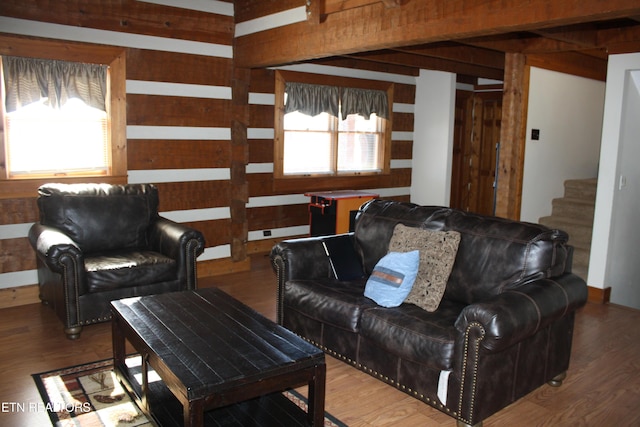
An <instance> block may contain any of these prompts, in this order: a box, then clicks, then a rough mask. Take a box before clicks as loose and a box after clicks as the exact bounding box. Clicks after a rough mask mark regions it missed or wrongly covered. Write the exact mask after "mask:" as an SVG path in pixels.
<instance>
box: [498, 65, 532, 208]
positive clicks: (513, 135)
mask: <svg viewBox="0 0 640 427" xmlns="http://www.w3.org/2000/svg"><path fill="white" fill-rule="evenodd" d="M505 59H506V61H505V70H504V91H503V99H502V123H501V129H500V154H499V156H500V158H499V162H498V170H497V171H496V173H497V175H498V186H497V188H496V216H500V217H504V218H510V219H515V220H519V219H520V208H521V206H520V205H521V204H522V176H523V166H524V143H525V132H526V114H527V111H526V105H527V90H528V87H529V72H528V70H529V69H528V67H526V56H525V55H523V54H521V53H508V54H507V55H506V58H505Z"/></svg>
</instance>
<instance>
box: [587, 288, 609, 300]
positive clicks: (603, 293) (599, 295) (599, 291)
mask: <svg viewBox="0 0 640 427" xmlns="http://www.w3.org/2000/svg"><path fill="white" fill-rule="evenodd" d="M588 291H589V294H588V295H589V296H588V301H589V302H595V303H598V304H607V303H608V302H609V300H610V299H611V288H610V287H609V288H604V289H603V288H594V287H593V286H589V289H588Z"/></svg>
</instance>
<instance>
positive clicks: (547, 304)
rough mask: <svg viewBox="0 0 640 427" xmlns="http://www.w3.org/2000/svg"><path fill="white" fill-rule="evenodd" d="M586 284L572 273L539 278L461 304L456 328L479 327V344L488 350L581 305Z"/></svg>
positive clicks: (516, 339) (528, 333) (532, 331)
mask: <svg viewBox="0 0 640 427" xmlns="http://www.w3.org/2000/svg"><path fill="white" fill-rule="evenodd" d="M586 301H587V286H586V283H585V282H584V280H582V279H581V278H580V277H578V276H576V275H575V274H571V273H565V274H563V275H562V276H559V277H556V278H551V279H540V280H535V281H533V282H530V283H527V284H525V285H522V286H520V287H518V288H515V289H510V290H508V291H506V292H503V293H501V294H499V295H496V296H495V297H493V298H491V299H489V300H485V301H482V302H479V303H475V304H470V305H468V306H467V307H465V308H464V309H463V310H462V312H461V313H460V316H459V317H458V319H457V320H456V324H455V326H456V329H457V330H458V331H459V332H460V333H463V334H465V333H467V331H468V330H469V329H472V328H473V327H474V326H476V327H479V328H481V329H482V335H483V337H482V339H481V340H480V345H481V346H482V347H483V348H485V349H486V350H488V351H491V352H497V351H500V350H503V349H505V348H507V347H509V346H511V345H513V344H515V343H517V342H519V341H521V340H523V339H525V338H527V337H529V336H531V335H533V334H535V333H536V332H537V331H538V330H540V329H541V328H544V327H545V326H547V325H548V324H550V323H551V322H553V321H555V320H557V319H559V318H561V317H563V316H564V315H566V314H567V313H569V312H571V311H574V310H576V309H577V308H579V307H581V306H583V305H584V304H585V303H586Z"/></svg>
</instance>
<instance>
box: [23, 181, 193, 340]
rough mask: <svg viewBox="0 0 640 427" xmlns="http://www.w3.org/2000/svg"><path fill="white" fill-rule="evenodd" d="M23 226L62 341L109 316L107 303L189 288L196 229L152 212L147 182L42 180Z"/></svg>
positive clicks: (153, 194) (154, 203)
mask: <svg viewBox="0 0 640 427" xmlns="http://www.w3.org/2000/svg"><path fill="white" fill-rule="evenodd" d="M37 202H38V208H39V211H40V222H38V223H36V224H34V225H33V226H32V227H31V229H30V230H29V242H30V243H31V246H32V247H33V249H34V250H35V253H36V263H37V268H38V282H39V290H40V299H41V300H42V302H43V303H45V304H48V305H50V306H51V307H52V308H53V309H54V310H55V312H56V314H57V315H58V317H59V318H60V319H61V320H62V322H63V323H64V332H65V333H66V334H67V337H68V338H69V339H76V338H79V336H80V332H81V331H82V327H83V326H85V325H90V324H93V323H98V322H104V321H107V320H109V319H110V318H111V311H110V302H111V301H112V300H116V299H121V298H127V297H133V296H141V295H148V294H159V293H163V292H170V291H179V290H187V289H195V288H196V281H197V273H196V258H197V256H198V255H200V254H201V253H202V252H203V250H204V246H205V241H204V237H203V235H202V233H200V232H199V231H198V230H195V229H192V228H190V227H187V226H184V225H182V224H178V223H175V222H173V221H170V220H168V219H166V218H162V217H160V216H159V215H158V203H159V198H158V189H157V188H156V187H155V186H154V185H151V184H129V185H110V184H46V185H43V186H41V187H40V188H39V189H38V201H37Z"/></svg>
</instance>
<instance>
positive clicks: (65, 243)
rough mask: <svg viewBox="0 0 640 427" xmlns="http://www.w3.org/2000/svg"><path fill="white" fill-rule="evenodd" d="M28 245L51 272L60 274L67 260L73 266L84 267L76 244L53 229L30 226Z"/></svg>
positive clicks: (82, 256)
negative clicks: (72, 263)
mask: <svg viewBox="0 0 640 427" xmlns="http://www.w3.org/2000/svg"><path fill="white" fill-rule="evenodd" d="M29 243H30V244H31V246H32V247H33V249H34V250H35V251H36V255H37V256H38V258H39V259H40V260H41V261H42V262H43V263H44V264H45V265H46V266H47V267H48V268H49V269H50V270H51V271H53V272H56V273H60V274H62V273H63V270H64V269H65V267H66V266H67V261H68V260H69V259H71V260H73V261H74V264H75V265H78V266H80V265H84V255H83V254H82V251H81V250H80V247H79V246H78V244H77V243H76V242H74V241H73V240H72V239H71V238H70V237H69V236H67V235H66V234H64V233H63V232H62V231H60V230H58V229H57V228H55V227H49V226H46V225H42V224H39V223H36V224H34V225H32V226H31V228H30V229H29Z"/></svg>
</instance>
